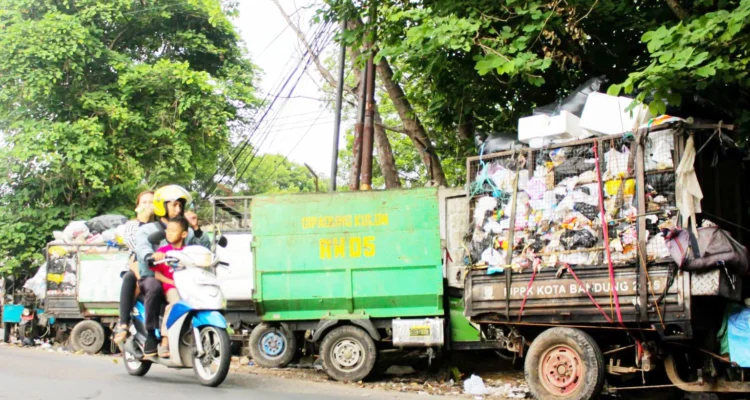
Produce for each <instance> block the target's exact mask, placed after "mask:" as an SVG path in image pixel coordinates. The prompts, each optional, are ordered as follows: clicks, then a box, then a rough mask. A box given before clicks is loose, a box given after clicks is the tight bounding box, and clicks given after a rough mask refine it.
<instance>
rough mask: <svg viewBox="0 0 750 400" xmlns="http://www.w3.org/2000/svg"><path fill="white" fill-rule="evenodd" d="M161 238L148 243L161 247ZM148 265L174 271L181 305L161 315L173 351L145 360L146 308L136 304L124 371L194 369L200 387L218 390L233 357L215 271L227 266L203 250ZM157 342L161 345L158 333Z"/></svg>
mask: <svg viewBox="0 0 750 400" xmlns="http://www.w3.org/2000/svg"><path fill="white" fill-rule="evenodd" d="M163 235H164V233H163V232H157V233H155V234H153V235H152V236H153V237H149V241H150V242H152V243H159V242H161V240H162V239H163V237H164V236H163ZM218 243H219V245H220V246H222V247H225V246H226V238H224V237H221V238H220V239H219V241H218ZM149 262H151V263H152V264H153V265H158V264H162V263H168V264H170V265H171V266H172V267H173V268H174V282H175V286H176V287H177V291H178V293H179V294H180V298H181V300H180V302H179V303H177V304H175V305H174V307H172V310H171V312H170V313H169V315H164V316H162V318H166V319H167V331H168V335H167V336H168V338H169V339H168V340H169V348H170V349H172V351H171V355H170V357H169V358H159V357H153V358H152V357H149V358H148V359H144V357H143V347H144V345H145V343H146V338H147V336H148V333H147V331H146V324H145V322H146V321H145V315H146V314H145V308H144V305H143V302H142V301H141V300H140V299H139V300H138V301H137V302H136V304H135V307H134V308H133V312H132V314H131V315H132V318H131V325H130V333H131V335H130V337H129V338H128V339H127V340H126V341H125V343H124V346H123V352H122V353H123V358H124V364H125V369H126V370H127V372H128V373H129V374H130V375H133V376H144V375H146V373H148V371H149V369H150V368H151V365H152V364H159V365H163V366H166V367H168V368H178V369H187V368H193V370H194V372H195V375H196V377H197V378H198V380H199V381H200V383H201V384H202V385H204V386H210V387H216V386H219V385H220V384H221V383H222V382H223V381H224V379H225V378H226V377H227V374H228V373H229V366H230V363H231V357H232V354H231V343H230V339H229V333H228V332H227V321H226V319H225V318H224V316H223V314H222V311H223V310H224V309H226V299H225V298H224V295H223V294H222V292H221V288H220V287H219V280H218V278H217V277H216V275H215V273H214V271H215V268H216V267H218V266H224V267H226V266H227V265H228V264H227V263H224V262H221V261H219V259H218V258H217V257H216V255H215V253H214V252H212V251H211V250H209V249H206V248H205V247H202V246H187V247H185V248H184V249H183V250H181V251H170V252H167V254H166V258H165V259H164V260H162V261H158V262H154V261H153V260H149ZM159 326H162V325H161V323H160V324H159ZM157 338H159V340H161V335H160V333H159V331H158V330H157Z"/></svg>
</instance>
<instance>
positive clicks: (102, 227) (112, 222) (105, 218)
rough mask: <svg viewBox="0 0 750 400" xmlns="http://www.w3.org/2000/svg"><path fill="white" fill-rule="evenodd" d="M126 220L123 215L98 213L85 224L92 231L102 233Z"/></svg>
mask: <svg viewBox="0 0 750 400" xmlns="http://www.w3.org/2000/svg"><path fill="white" fill-rule="evenodd" d="M126 222H128V219H127V217H125V216H124V215H100V216H98V217H95V218H91V219H90V220H88V221H87V222H86V226H87V227H88V228H89V231H91V232H92V233H102V232H104V231H107V230H109V229H112V228H117V227H118V226H120V225H122V224H124V223H126Z"/></svg>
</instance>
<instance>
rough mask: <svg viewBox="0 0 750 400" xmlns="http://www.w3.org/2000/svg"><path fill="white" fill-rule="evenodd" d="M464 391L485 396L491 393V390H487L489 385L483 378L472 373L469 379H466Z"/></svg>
mask: <svg viewBox="0 0 750 400" xmlns="http://www.w3.org/2000/svg"><path fill="white" fill-rule="evenodd" d="M464 393H466V394H470V395H473V396H484V395H486V394H487V393H489V391H488V390H487V386H485V385H484V381H483V380H482V378H480V377H478V376H476V375H472V376H471V377H470V378H469V379H467V380H465V381H464Z"/></svg>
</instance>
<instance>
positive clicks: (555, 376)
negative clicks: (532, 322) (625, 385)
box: [524, 328, 604, 400]
mask: <svg viewBox="0 0 750 400" xmlns="http://www.w3.org/2000/svg"><path fill="white" fill-rule="evenodd" d="M524 375H525V377H526V382H527V383H528V385H529V389H530V390H531V394H532V395H534V398H536V399H538V400H589V399H593V398H596V397H597V396H599V392H600V391H601V390H602V386H603V385H604V356H603V355H602V351H601V349H599V346H598V345H597V344H596V342H595V341H594V339H592V338H591V336H589V335H588V334H587V333H585V332H583V331H581V330H578V329H572V328H551V329H547V330H546V331H544V332H542V334H541V335H539V336H537V338H536V339H534V341H533V342H532V343H531V346H530V347H529V351H528V353H527V354H526V361H525V364H524Z"/></svg>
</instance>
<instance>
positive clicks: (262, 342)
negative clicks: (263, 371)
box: [249, 323, 297, 368]
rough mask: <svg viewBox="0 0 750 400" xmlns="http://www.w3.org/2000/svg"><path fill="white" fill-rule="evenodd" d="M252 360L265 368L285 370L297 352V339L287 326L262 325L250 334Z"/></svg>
mask: <svg viewBox="0 0 750 400" xmlns="http://www.w3.org/2000/svg"><path fill="white" fill-rule="evenodd" d="M249 351H250V358H252V359H253V361H255V363H256V364H258V365H260V366H261V367H264V368H284V367H286V366H287V365H289V363H290V362H292V359H294V355H295V353H296V352H297V338H296V337H295V336H294V333H293V332H291V331H290V330H289V329H287V328H286V327H285V326H283V325H281V326H274V325H271V324H267V323H262V324H260V325H258V326H256V327H255V328H254V329H253V331H252V333H251V334H250V348H249Z"/></svg>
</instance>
